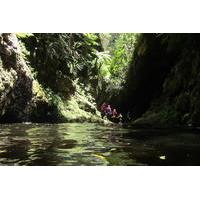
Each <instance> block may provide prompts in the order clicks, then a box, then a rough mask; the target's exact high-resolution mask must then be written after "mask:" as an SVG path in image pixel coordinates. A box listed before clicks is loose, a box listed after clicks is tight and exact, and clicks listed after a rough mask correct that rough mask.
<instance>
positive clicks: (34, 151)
mask: <svg viewBox="0 0 200 200" xmlns="http://www.w3.org/2000/svg"><path fill="white" fill-rule="evenodd" d="M0 165H79V166H80V165H93V166H95V165H122V166H123V165H200V134H199V133H198V131H195V132H194V131H192V132H191V131H186V130H185V131H183V130H182V131H181V130H179V131H177V130H176V131H175V130H158V129H157V130H148V129H125V128H122V127H119V126H112V127H107V126H103V125H99V124H89V123H83V124H79V123H66V124H8V125H0Z"/></svg>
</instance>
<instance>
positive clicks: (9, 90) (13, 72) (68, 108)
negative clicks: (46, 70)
mask: <svg viewBox="0 0 200 200" xmlns="http://www.w3.org/2000/svg"><path fill="white" fill-rule="evenodd" d="M29 53H30V52H29ZM44 53H45V52H44ZM54 76H55V74H54V73H52V74H50V77H48V76H46V77H47V78H46V79H44V80H43V81H44V82H45V81H46V82H48V80H51V78H52V77H54ZM58 80H59V79H57V80H56V82H51V84H52V85H54V86H55V87H57V88H59V91H58V92H57V93H55V92H54V91H52V90H49V89H45V88H44V87H43V85H42V84H40V83H39V82H38V80H37V78H36V77H35V75H34V74H33V72H32V70H31V66H30V62H29V60H27V59H25V58H24V55H23V53H22V50H21V45H20V43H19V40H18V39H17V37H16V35H15V34H8V33H4V34H1V35H0V122H1V123H4V122H6V123H7V122H24V121H33V122H68V121H70V122H71V121H101V119H100V117H99V113H98V111H97V109H96V106H95V104H94V101H93V99H92V98H90V96H89V95H86V94H85V92H84V87H82V88H80V87H78V85H77V83H76V82H74V81H73V80H72V79H70V78H67V79H60V82H58ZM62 88H64V89H65V90H64V91H63V90H62ZM59 94H62V95H61V96H59ZM80 98H82V100H83V101H81V102H79V99H80Z"/></svg>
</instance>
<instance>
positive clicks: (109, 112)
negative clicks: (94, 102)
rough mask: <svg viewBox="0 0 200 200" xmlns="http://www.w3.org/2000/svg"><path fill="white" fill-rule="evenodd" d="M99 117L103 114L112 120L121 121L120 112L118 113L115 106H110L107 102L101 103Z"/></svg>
mask: <svg viewBox="0 0 200 200" xmlns="http://www.w3.org/2000/svg"><path fill="white" fill-rule="evenodd" d="M100 110H101V117H102V118H104V117H105V116H106V117H107V118H108V119H110V120H113V121H119V122H121V121H122V114H121V113H118V112H117V110H116V109H115V108H113V109H112V108H111V106H110V105H109V104H107V103H105V102H104V103H103V104H102V105H101V108H100Z"/></svg>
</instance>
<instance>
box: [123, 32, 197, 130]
mask: <svg viewBox="0 0 200 200" xmlns="http://www.w3.org/2000/svg"><path fill="white" fill-rule="evenodd" d="M126 95H127V96H126V100H125V101H126V102H125V103H124V104H126V105H131V106H130V107H131V109H132V112H133V113H134V114H135V115H136V116H137V117H139V118H137V120H136V121H134V124H138V125H139V124H141V125H144V124H145V125H151V126H159V127H163V126H180V125H189V126H192V125H193V126H199V125H200V35H199V34H160V35H158V34H142V35H141V38H140V41H139V42H138V46H137V48H136V51H135V54H134V59H133V62H132V64H131V66H130V69H129V74H128V80H127V90H126Z"/></svg>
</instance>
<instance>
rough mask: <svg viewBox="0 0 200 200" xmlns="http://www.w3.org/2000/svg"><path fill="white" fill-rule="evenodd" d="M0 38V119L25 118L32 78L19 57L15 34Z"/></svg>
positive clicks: (29, 99) (30, 96) (30, 93)
mask: <svg viewBox="0 0 200 200" xmlns="http://www.w3.org/2000/svg"><path fill="white" fill-rule="evenodd" d="M0 40H1V41H0V116H1V118H0V119H1V121H4V120H5V121H6V120H7V118H9V119H10V121H18V120H19V119H21V120H25V119H26V117H27V110H28V109H29V102H30V101H31V99H32V97H33V93H32V84H33V78H32V76H31V72H30V70H29V68H28V67H27V65H26V64H25V62H24V60H23V59H22V57H21V54H20V47H19V44H18V40H17V38H16V35H15V34H2V35H1V36H0Z"/></svg>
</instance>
